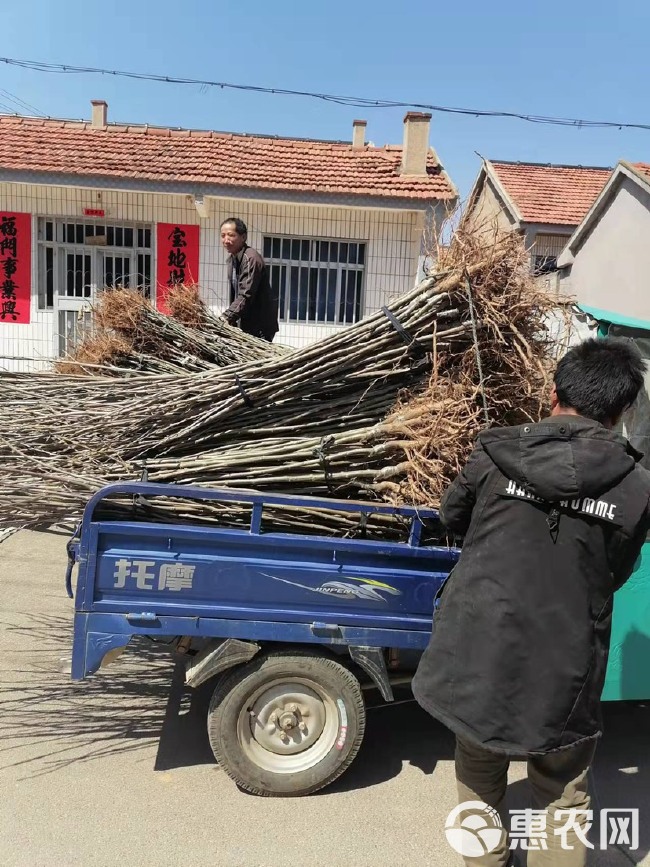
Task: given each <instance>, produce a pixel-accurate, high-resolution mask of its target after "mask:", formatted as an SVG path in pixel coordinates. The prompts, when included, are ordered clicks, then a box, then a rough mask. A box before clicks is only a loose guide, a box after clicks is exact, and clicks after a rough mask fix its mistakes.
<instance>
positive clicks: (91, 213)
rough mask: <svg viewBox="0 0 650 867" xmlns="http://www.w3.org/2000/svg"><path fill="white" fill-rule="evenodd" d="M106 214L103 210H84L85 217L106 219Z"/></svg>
mask: <svg viewBox="0 0 650 867" xmlns="http://www.w3.org/2000/svg"><path fill="white" fill-rule="evenodd" d="M105 216H106V213H105V211H103V210H102V209H101V208H84V217H105Z"/></svg>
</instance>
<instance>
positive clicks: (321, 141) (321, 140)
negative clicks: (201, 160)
mask: <svg viewBox="0 0 650 867" xmlns="http://www.w3.org/2000/svg"><path fill="white" fill-rule="evenodd" d="M4 119H7V120H27V121H36V122H39V123H47V122H50V123H57V124H59V123H78V124H83V125H84V126H85V127H89V126H90V121H89V120H88V118H67V117H50V116H48V117H43V116H42V115H28V114H18V113H15V114H9V113H7V112H0V121H2V120H4ZM115 127H121V128H122V129H124V128H125V127H126V128H137V129H144V130H148V129H155V130H164V131H166V132H171V133H175V132H178V133H188V132H189V133H193V132H195V133H201V134H203V135H206V134H210V135H216V136H224V135H232V136H237V137H238V138H261V139H267V140H269V141H299V142H307V143H315V144H335V145H351V144H352V140H351V139H326V138H307V137H303V136H288V135H287V136H285V135H278V134H276V133H255V132H233V131H232V130H217V129H201V128H199V127H184V126H169V125H166V124H155V123H130V122H128V121H109V122H108V123H107V124H106V128H107V129H111V128H115ZM385 147H386V146H385ZM391 147H399V148H401V145H391Z"/></svg>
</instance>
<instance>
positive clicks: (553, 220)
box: [488, 160, 612, 226]
mask: <svg viewBox="0 0 650 867" xmlns="http://www.w3.org/2000/svg"><path fill="white" fill-rule="evenodd" d="M488 165H490V166H491V167H492V169H493V170H494V173H495V175H496V177H497V179H498V181H499V183H500V184H501V186H502V188H503V190H504V191H505V193H506V195H507V196H508V198H509V199H510V201H511V202H512V203H513V204H514V205H515V207H516V208H517V210H518V211H519V213H520V214H521V217H522V219H523V220H524V221H525V222H527V223H548V224H552V225H561V226H577V225H578V224H579V223H580V222H582V219H583V217H585V215H586V214H587V211H588V210H589V208H591V206H592V205H593V203H594V202H595V201H596V199H597V198H598V195H599V194H600V192H601V191H602V189H603V187H604V186H605V184H606V183H607V180H608V178H609V176H610V175H611V173H612V169H608V168H596V167H590V166H553V165H537V164H534V163H508V162H496V161H494V160H490V161H489V163H488Z"/></svg>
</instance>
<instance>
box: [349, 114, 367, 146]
mask: <svg viewBox="0 0 650 867" xmlns="http://www.w3.org/2000/svg"><path fill="white" fill-rule="evenodd" d="M367 124H368V121H367V120H353V121H352V147H353V148H355V150H358V149H359V148H363V147H365V144H366V126H367Z"/></svg>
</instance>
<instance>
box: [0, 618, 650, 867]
mask: <svg viewBox="0 0 650 867" xmlns="http://www.w3.org/2000/svg"><path fill="white" fill-rule="evenodd" d="M0 628H2V629H3V631H4V635H5V638H9V642H8V643H7V644H6V646H8V647H9V648H10V650H9V653H10V654H11V659H12V662H14V664H13V665H12V667H11V668H10V669H7V673H8V674H9V675H10V677H11V679H12V681H13V682H12V683H7V682H6V681H5V682H3V684H2V685H1V686H0V773H1V772H2V771H7V770H8V769H10V768H13V769H15V768H20V769H21V773H22V775H23V776H25V777H35V776H40V775H43V774H48V773H53V772H56V771H60V770H63V769H65V768H66V767H68V766H69V765H71V764H72V763H76V762H89V761H95V760H98V759H103V758H106V757H109V756H114V755H116V754H123V753H137V752H138V751H141V750H143V749H145V748H146V749H148V750H149V753H148V755H151V761H152V765H153V769H154V770H157V771H164V770H170V769H173V768H179V767H189V766H195V765H214V767H215V768H216V763H215V760H214V758H213V755H212V751H211V749H210V745H209V742H208V737H207V730H206V715H207V709H208V704H209V700H210V693H211V686H210V685H206V686H205V687H203V688H201V689H199V690H196V691H192V690H187V689H186V688H185V686H184V677H183V674H184V668H183V664H182V660H174V658H173V657H172V656H171V654H170V653H169V651H168V649H167V648H165V647H163V646H160V645H154V644H152V643H151V642H149V641H147V640H144V639H142V640H139V641H138V642H137V643H135V642H134V644H133V645H132V646H130V647H129V648H127V650H126V652H125V653H124V655H123V656H122V657H121V658H120V659H119V660H118V661H117V662H115V663H114V664H113V665H111V666H110V667H108V668H107V669H106V670H105V671H100V672H99V673H98V674H96V675H94V676H93V677H92V678H90V679H88V680H86V681H81V682H78V683H77V682H73V681H71V680H70V675H69V658H67V653H68V652H69V648H70V646H71V622H70V620H69V619H68V618H67V617H55V616H46V615H42V616H32V617H30V618H28V619H26V618H24V617H23V618H21V623H20V625H16V624H12V623H2V624H0ZM64 653H65V654H66V657H63V654H64ZM16 659H17V660H18V664H15V660H16ZM410 697H411V696H410V692H409V691H408V689H403V690H400V691H399V692H398V693H397V694H396V698H397V699H398V703H396V704H395V705H384V704H380V703H379V702H380V701H381V700H380V699H379V698H378V696H375V695H374V694H373V693H370V694H369V695H368V698H369V709H368V719H367V726H366V735H365V740H364V743H363V746H362V748H361V751H360V753H359V755H358V757H357V759H356V760H355V762H354V763H353V764H352V766H351V767H350V768H349V769H348V771H347V772H346V773H345V774H344V775H343V776H342V777H341V778H340V779H339V780H338V781H337V782H336V783H335V784H334V785H333V786H330V787H329V788H328V789H326V790H325V791H326V792H327V793H330V794H332V793H336V792H348V791H354V790H356V789H363V788H367V787H371V786H375V785H379V784H381V783H384V782H386V781H388V780H390V779H393V778H394V777H396V776H397V775H398V774H399V773H400V772H401V770H402V768H403V765H404V763H409V764H411V765H414V766H415V767H417V768H420V769H421V770H422V771H423V773H425V774H431V773H433V771H434V770H435V767H436V765H437V763H438V762H439V761H441V760H444V761H450V760H452V759H453V751H454V739H453V736H452V735H451V734H450V733H449V732H448V731H447V729H445V728H444V727H443V726H441V725H440V724H438V723H436V722H435V721H434V720H432V719H431V718H430V717H429V715H428V714H426V713H425V712H424V711H422V710H421V709H420V708H419V707H418V705H417V704H416V703H415V702H414V701H412V700H409V699H410ZM373 701H374V702H375V703H376V704H375V706H373V704H372V702H373ZM604 716H605V737H604V739H603V742H602V743H601V745H600V746H599V749H598V752H597V754H596V762H595V765H594V769H593V774H592V777H593V779H592V792H593V794H594V805H593V806H594V810H595V811H596V812H597V811H599V810H600V809H601V808H608V809H613V808H623V809H625V808H628V809H629V808H638V809H640V811H641V812H640V815H641V822H640V826H641V827H640V846H639V849H638V850H637V851H634V852H632V851H628V852H626V854H625V856H623V855H621V857H622V858H627V860H628V862H629V863H635V864H638V863H640V862H641V861H642V859H643V857H645V856H646V855H647V854H648V851H649V850H650V821H649V817H650V704H642V703H608V704H605V705H604ZM154 755H155V759H154V758H153V756H154ZM146 761H149V759H148V758H147V759H146ZM508 806H509V807H511V808H519V809H523V808H526V807H528V806H529V801H528V786H527V783H526V782H525V781H522V782H517V783H514V784H513V785H511V786H510V787H509V791H508ZM594 832H595V834H596V837H595V839H598V837H597V834H598V829H597V828H595V829H594Z"/></svg>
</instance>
